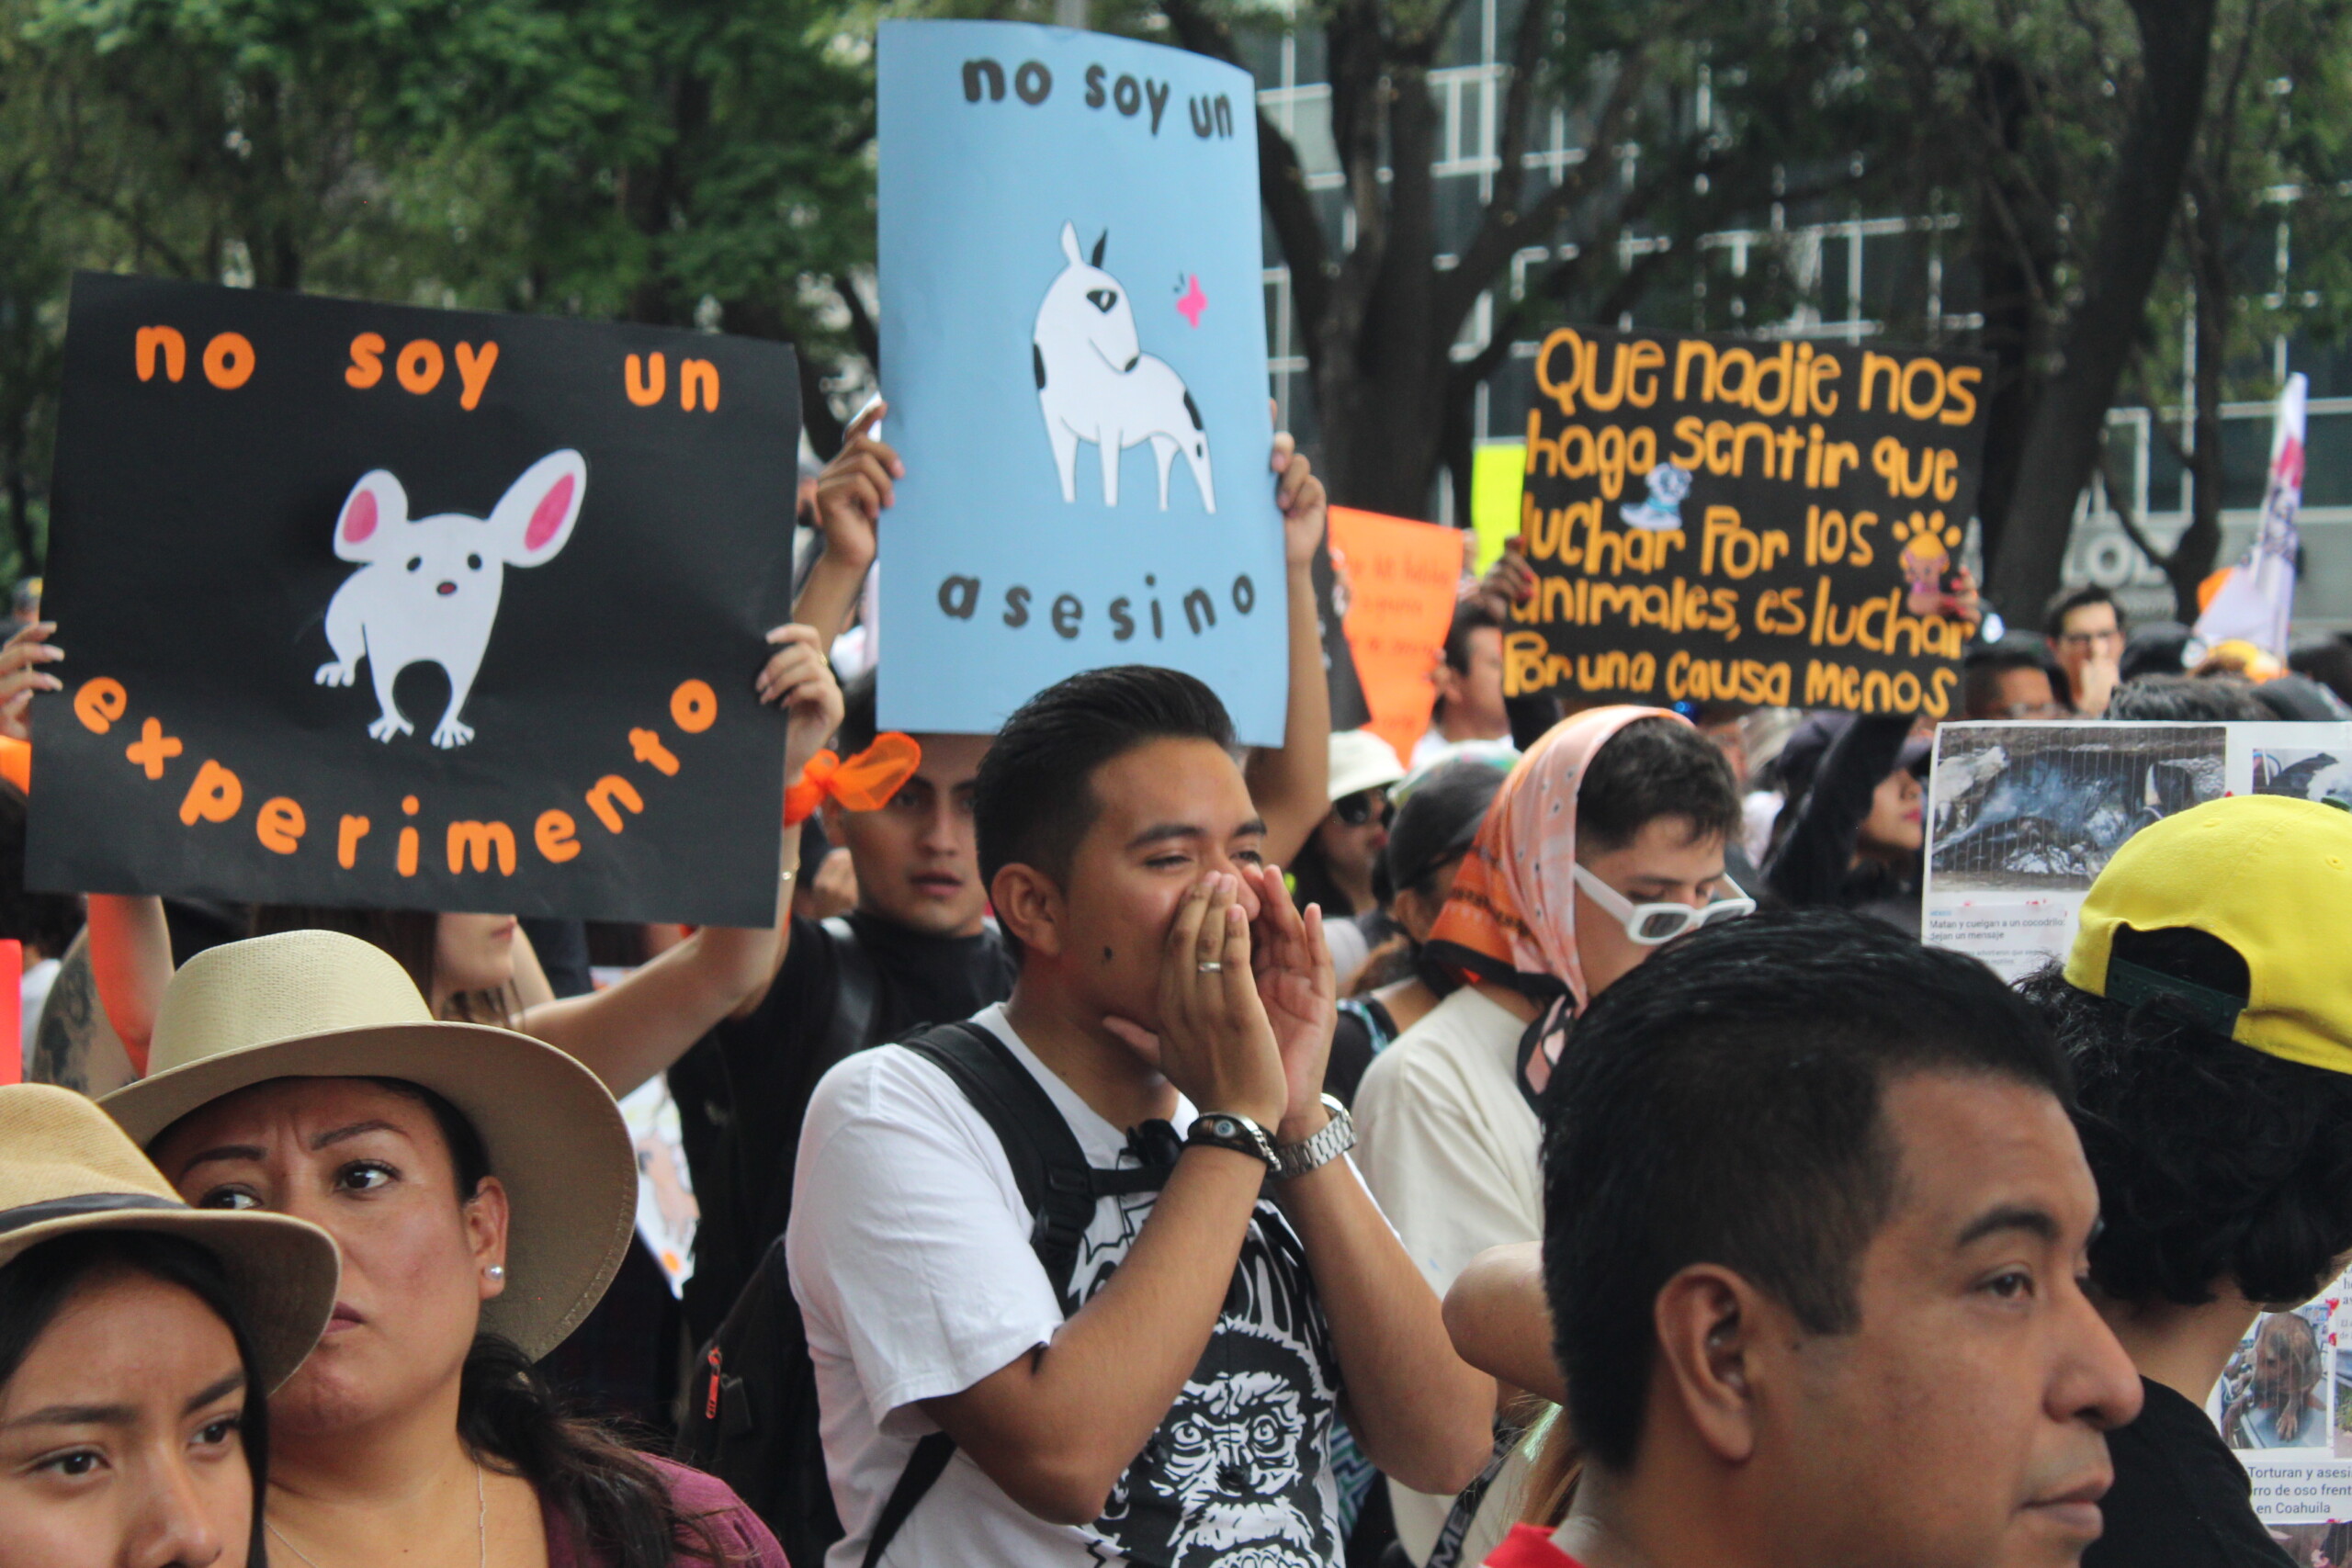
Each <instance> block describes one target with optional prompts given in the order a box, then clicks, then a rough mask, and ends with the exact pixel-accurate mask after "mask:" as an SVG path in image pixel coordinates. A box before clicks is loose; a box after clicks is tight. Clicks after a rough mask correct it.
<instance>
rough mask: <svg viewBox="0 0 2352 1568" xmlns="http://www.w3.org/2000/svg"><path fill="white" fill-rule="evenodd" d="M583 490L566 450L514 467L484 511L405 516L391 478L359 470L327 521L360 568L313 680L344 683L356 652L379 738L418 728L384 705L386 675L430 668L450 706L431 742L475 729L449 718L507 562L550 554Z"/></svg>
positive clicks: (481, 646) (490, 619)
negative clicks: (439, 673)
mask: <svg viewBox="0 0 2352 1568" xmlns="http://www.w3.org/2000/svg"><path fill="white" fill-rule="evenodd" d="M587 488H588V464H587V462H586V460H585V459H584V458H582V457H581V456H580V454H579V453H577V452H574V451H572V450H571V449H570V448H568V447H567V448H565V449H564V450H562V451H560V452H550V453H548V455H547V456H546V457H542V458H540V459H539V460H538V461H537V462H536V463H534V464H532V465H531V466H530V467H529V468H526V469H524V470H523V477H522V478H521V479H516V480H515V482H514V483H513V484H512V485H510V486H509V487H507V491H506V493H505V494H504V495H503V496H501V497H499V500H498V504H497V505H496V506H495V507H492V509H491V513H490V515H489V516H488V517H487V518H481V517H468V516H467V515H465V514H464V513H458V512H444V513H440V514H439V515H438V516H434V517H417V518H412V517H410V516H409V514H408V492H407V491H404V490H402V489H401V481H400V480H398V479H394V478H393V477H392V476H391V475H390V473H389V472H387V471H386V470H384V469H382V468H377V469H375V470H373V471H372V472H369V473H367V474H363V475H362V476H360V479H359V482H358V483H357V484H356V485H354V486H352V487H351V494H350V496H349V497H348V498H346V499H345V502H344V503H343V511H342V513H341V514H340V515H339V516H337V517H336V519H335V525H334V553H335V554H336V555H338V556H341V557H342V558H344V559H345V560H349V561H358V562H361V563H362V565H361V566H360V568H359V570H357V571H355V572H353V573H352V574H351V575H350V576H349V577H347V578H345V580H344V583H343V586H342V587H341V588H338V589H336V590H335V593H334V600H333V601H332V602H330V603H329V604H328V605H327V643H328V646H329V647H331V648H333V649H334V659H332V660H329V661H328V662H326V663H324V664H322V665H320V666H319V673H318V682H319V684H320V685H322V686H348V685H351V684H352V683H353V682H356V681H357V680H358V678H359V661H360V660H363V659H365V660H367V661H368V673H369V674H370V675H371V676H372V677H373V678H374V680H375V682H376V704H377V705H378V706H379V707H380V708H381V709H382V710H383V712H382V713H381V714H380V715H379V716H378V717H377V718H376V719H375V720H374V722H372V723H370V724H369V725H368V734H370V735H372V736H374V737H375V738H376V739H379V740H385V741H389V740H390V739H391V738H392V737H393V736H395V735H413V734H414V733H415V729H416V727H415V726H413V725H412V724H411V723H409V721H408V720H407V719H406V718H404V717H403V716H401V710H400V708H399V706H398V705H396V704H395V703H394V702H393V701H392V682H394V681H396V680H398V679H399V678H400V672H401V671H403V670H405V669H407V668H408V667H409V666H410V665H412V664H438V665H439V666H441V668H442V670H443V671H445V672H446V673H447V675H448V677H449V706H448V709H447V712H445V713H443V714H442V716H441V722H440V723H439V724H437V725H435V726H434V728H433V744H435V746H442V747H449V746H463V745H464V744H465V743H466V742H467V741H469V740H471V739H473V738H474V732H473V728H472V727H471V726H469V725H466V724H462V723H460V722H458V710H459V709H461V708H463V707H464V706H465V705H466V697H467V696H468V694H470V693H471V692H472V690H473V685H474V675H475V672H476V671H479V670H481V656H482V654H483V652H484V650H486V649H488V648H489V647H490V628H491V626H492V624H493V623H495V622H496V621H497V619H498V596H499V590H500V587H501V585H502V583H503V581H504V579H505V575H506V569H507V568H508V567H510V566H539V565H542V564H544V563H545V562H547V561H548V560H549V559H552V558H554V556H555V554H556V552H557V551H559V550H560V549H562V548H563V547H564V545H565V543H566V542H567V541H568V540H570V539H571V525H572V523H573V522H574V521H575V520H577V519H578V517H579V516H580V501H581V497H582V495H583V494H584V493H585V492H586V491H587Z"/></svg>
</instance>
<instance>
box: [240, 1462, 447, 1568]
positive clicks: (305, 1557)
mask: <svg viewBox="0 0 2352 1568" xmlns="http://www.w3.org/2000/svg"><path fill="white" fill-rule="evenodd" d="M261 1522H262V1528H263V1529H266V1530H267V1531H269V1533H270V1534H272V1535H274V1536H276V1537H277V1544H278V1545H280V1546H282V1547H284V1548H285V1549H286V1550H287V1551H290V1552H292V1553H293V1554H294V1555H295V1556H297V1557H299V1558H300V1559H301V1560H302V1561H303V1562H306V1563H309V1564H310V1568H319V1565H318V1563H317V1562H315V1561H314V1560H313V1559H312V1558H311V1554H310V1553H309V1552H307V1551H303V1550H302V1549H301V1548H300V1547H299V1546H297V1545H295V1544H294V1543H293V1542H292V1541H290V1540H287V1539H286V1532H285V1531H284V1530H282V1529H278V1528H277V1526H276V1525H274V1524H272V1523H270V1521H269V1516H268V1515H266V1514H264V1515H263V1516H262V1521H261ZM474 1540H475V1542H476V1545H477V1548H478V1550H479V1552H480V1568H490V1501H489V1499H488V1497H487V1496H486V1495H484V1494H483V1491H482V1484H481V1461H480V1460H476V1461H474Z"/></svg>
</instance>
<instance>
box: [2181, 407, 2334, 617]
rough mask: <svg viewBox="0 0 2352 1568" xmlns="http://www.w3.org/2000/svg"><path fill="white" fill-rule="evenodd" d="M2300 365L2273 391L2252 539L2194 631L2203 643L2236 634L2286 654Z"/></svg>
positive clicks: (2297, 483)
mask: <svg viewBox="0 0 2352 1568" xmlns="http://www.w3.org/2000/svg"><path fill="white" fill-rule="evenodd" d="M2307 386H2308V383H2307V382H2306V381H2305V380H2304V379H2303V376H2302V373H2301V371H2298V372H2296V373H2295V374H2294V375H2292V376H2290V377H2288V378H2287V385H2286V388H2285V389H2284V390H2282V391H2281V392H2280V393H2279V394H2278V428H2277V430H2276V431H2275V432H2274V433H2273V434H2272V435H2271V438H2270V484H2269V488H2268V489H2267V491H2264V493H2263V497H2262V521H2261V523H2260V525H2258V526H2257V527H2256V529H2255V533H2254V543H2253V544H2251V545H2249V546H2247V547H2246V552H2245V557H2244V558H2242V559H2240V560H2239V562H2238V564H2237V565H2236V566H2235V567H2234V568H2233V569H2232V570H2231V571H2230V575H2229V577H2228V578H2227V580H2225V581H2223V582H2222V587H2221V592H2217V593H2215V594H2214V595H2213V602H2212V603H2211V604H2209V605H2207V606H2206V607H2205V613H2204V614H2203V615H2199V616H2198V617H2197V637H2198V640H2199V642H2201V643H2203V644H2204V645H2205V646H2206V647H2207V648H2211V647H2212V646H2213V645H2214V644H2216V643H2221V642H2227V641H2230V640H2231V639H2233V638H2236V639H2239V640H2242V641H2245V642H2250V643H2252V644H2254V646H2255V647H2256V648H2258V649H2262V650H2263V651H2264V652H2265V653H2269V654H2274V655H2276V656H2278V658H2281V659H2284V658H2285V657H2286V656H2287V624H2288V621H2289V620H2290V618H2291V616H2292V615H2293V614H2294V606H2295V554H2296V549H2297V546H2298V543H2299V540H2300V536H2299V535H2298V534H2297V533H2296V532H2295V512H2296V509H2297V508H2299V507H2300V506H2301V505H2302V501H2303V399H2304V393H2305V389H2306V387H2307Z"/></svg>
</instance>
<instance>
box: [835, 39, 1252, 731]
mask: <svg viewBox="0 0 2352 1568" xmlns="http://www.w3.org/2000/svg"><path fill="white" fill-rule="evenodd" d="M880 50H881V56H880V119H881V287H882V364H883V367H884V375H885V385H886V388H887V390H888V396H889V399H890V406H891V412H890V419H889V422H888V426H889V428H888V440H889V441H890V443H891V444H892V445H893V446H896V447H897V448H898V450H899V455H900V457H903V458H904V459H905V461H906V465H907V477H906V479H904V480H902V481H901V482H900V483H899V486H898V494H897V503H896V505H895V506H893V507H892V509H891V511H890V513H889V515H888V518H887V519H886V521H885V522H884V524H883V530H884V533H885V535H886V536H887V538H888V545H887V547H886V553H887V555H888V565H887V567H886V568H885V569H884V570H883V572H882V603H881V616H880V618H881V621H882V623H883V625H884V626H886V627H887V628H888V631H887V634H886V635H887V637H888V651H887V654H886V655H885V657H884V658H883V660H882V664H881V672H880V682H881V686H880V693H879V696H880V701H881V719H882V722H883V723H884V724H885V725H888V726H889V727H891V728H899V729H909V730H915V731H934V732H950V733H956V732H982V731H989V730H993V729H995V728H997V727H998V725H999V724H1000V723H1001V721H1002V720H1003V718H1004V716H1005V715H1007V714H1008V713H1010V712H1011V711H1012V709H1013V708H1014V707H1016V706H1018V705H1020V704H1021V703H1022V701H1023V700H1024V699H1025V698H1027V697H1028V696H1029V695H1031V694H1033V693H1035V692H1036V691H1038V690H1039V689H1040V688H1042V687H1045V686H1046V685H1049V684H1051V683H1052V682H1055V681H1057V680H1060V679H1061V678H1062V677H1064V676H1066V675H1069V674H1072V673H1075V672H1076V671H1081V670H1089V669H1094V668H1097V667H1100V666H1102V665H1105V664H1126V663H1145V664H1164V665H1168V666H1170V667H1172V668H1175V669H1179V670H1184V671H1190V672H1192V673H1193V674H1195V675H1198V676H1199V677H1200V678H1201V679H1203V680H1204V681H1206V682H1208V683H1209V684H1210V685H1211V686H1212V687H1214V688H1215V689H1216V693H1217V694H1218V695H1219V696H1221V697H1222V698H1224V700H1225V703H1226V705H1227V707H1228V708H1230V709H1231V710H1232V713H1233V718H1234V723H1235V725H1236V727H1237V728H1238V731H1239V733H1240V736H1241V739H1243V740H1245V741H1248V742H1250V743H1253V744H1279V743H1280V742H1281V740H1282V738H1283V705H1284V701H1285V697H1286V695H1287V694H1286V690H1285V682H1284V680H1283V671H1284V670H1285V669H1286V668H1287V663H1286V658H1285V652H1284V649H1285V646H1286V642H1285V638H1286V632H1287V626H1286V614H1287V603H1288V600H1287V595H1286V593H1285V591H1284V585H1283V549H1282V518H1281V513H1279V512H1278V511H1277V510H1276V509H1275V505H1274V485H1273V477H1272V474H1271V472H1270V471H1269V470H1268V468H1267V461H1266V460H1267V454H1268V451H1269V450H1270V443H1271V442H1272V434H1273V432H1272V424H1271V423H1270V420H1269V412H1268V408H1267V400H1266V387H1267V383H1266V368H1265V367H1266V325H1265V301H1264V286H1263V281H1262V270H1261V268H1262V262H1261V253H1260V247H1259V239H1260V230H1259V216H1258V144H1257V120H1256V113H1255V107H1254V105H1255V100H1254V96H1253V93H1252V88H1251V85H1250V77H1249V74H1248V73H1245V72H1242V71H1238V70H1236V69H1235V68H1233V67H1232V66H1229V65H1226V64H1223V63H1221V62H1217V61H1214V60H1211V59H1209V58H1207V57H1206V56H1204V55H1198V54H1193V53H1190V52H1188V51H1182V50H1175V49H1164V48H1161V47H1159V46H1158V45H1154V44H1144V43H1136V42H1134V41H1132V40H1129V39H1117V38H1110V37H1105V36H1104V35H1103V34H1100V33H1087V32H1072V31H1068V30H1065V29H1062V28H1043V27H1032V26H1028V25H1025V24H1020V23H1011V22H900V21H886V22H884V23H883V24H882V27H881V39H880Z"/></svg>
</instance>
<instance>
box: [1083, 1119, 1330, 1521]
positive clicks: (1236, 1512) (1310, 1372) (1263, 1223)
mask: <svg viewBox="0 0 2352 1568" xmlns="http://www.w3.org/2000/svg"><path fill="white" fill-rule="evenodd" d="M1121 1163H1122V1164H1132V1163H1134V1161H1133V1158H1132V1156H1130V1157H1129V1158H1127V1159H1123V1160H1122V1161H1121ZM1154 1197H1155V1195H1154V1194H1149V1193H1147V1194H1144V1195H1143V1196H1141V1197H1140V1198H1132V1199H1116V1200H1114V1199H1104V1200H1103V1202H1102V1203H1101V1205H1100V1206H1099V1209H1098V1211H1097V1215H1096V1222H1095V1228H1094V1229H1093V1230H1092V1231H1091V1232H1089V1233H1088V1235H1087V1246H1086V1251H1087V1254H1088V1256H1086V1257H1082V1258H1080V1263H1079V1269H1078V1274H1079V1280H1078V1281H1077V1282H1079V1283H1080V1284H1081V1287H1082V1297H1083V1296H1091V1295H1092V1294H1093V1293H1094V1292H1096V1291H1099V1290H1101V1289H1102V1288H1103V1286H1104V1285H1105V1284H1107V1283H1109V1282H1110V1279H1111V1276H1112V1274H1113V1273H1114V1272H1115V1271H1116V1269H1117V1267H1118V1264H1119V1261H1120V1260H1121V1259H1123V1258H1125V1256H1126V1254H1127V1249H1128V1248H1129V1247H1131V1246H1133V1244H1134V1241H1135V1238H1136V1233H1137V1232H1138V1231H1140V1230H1141V1228H1142V1225H1143V1222H1144V1221H1145V1220H1146V1219H1147V1218H1148V1217H1149V1215H1150V1213H1151V1205H1152V1202H1153V1199H1154ZM1338 1383H1339V1377H1338V1364H1337V1362H1336V1361H1335V1360H1334V1359H1333V1357H1332V1354H1331V1347H1330V1337H1329V1332H1328V1331H1327V1329H1326V1327H1325V1325H1324V1322H1323V1313H1322V1308H1321V1307H1320V1306H1319V1305H1318V1304H1317V1301H1316V1299H1315V1292H1314V1285H1313V1282H1312V1280H1311V1279H1310V1277H1309V1276H1308V1273H1307V1269H1306V1250H1305V1249H1304V1248H1303V1247H1301V1246H1300V1244H1299V1240H1298V1235H1297V1233H1296V1232H1295V1231H1293V1230H1292V1229H1291V1227H1290V1222H1289V1221H1288V1220H1287V1219H1285V1218H1283V1213H1282V1211H1281V1210H1280V1209H1278V1208H1276V1207H1275V1206H1274V1204H1273V1203H1272V1201H1268V1200H1265V1199H1261V1200H1259V1202H1258V1207H1257V1212H1256V1213H1254V1214H1252V1215H1251V1216H1250V1234H1249V1235H1248V1236H1247V1237H1245V1238H1244V1240H1243V1241H1242V1244H1241V1257H1240V1259H1239V1261H1238V1263H1237V1264H1236V1266H1235V1268H1234V1271H1233V1282H1232V1283H1231V1285H1229V1286H1228V1287H1227V1291H1226V1295H1225V1307H1224V1310H1223V1311H1222V1312H1221V1313H1220V1314H1218V1316H1217V1325H1216V1332H1215V1333H1213V1334H1212V1335H1211V1336H1210V1337H1209V1343H1208V1348H1207V1349H1206V1350H1204V1351H1203V1352H1202V1355H1201V1359H1200V1364H1199V1365H1198V1366H1196V1367H1194V1368H1193V1375H1192V1376H1191V1377H1190V1378H1189V1379H1187V1380H1186V1381H1185V1383H1184V1390H1183V1392H1182V1393H1180V1394H1178V1395H1177V1396H1176V1403H1175V1404H1174V1405H1173V1406H1172V1407H1171V1408H1170V1410H1169V1412H1168V1417H1167V1419H1166V1420H1164V1421H1162V1422H1161V1423H1160V1424H1159V1431H1157V1432H1155V1433H1153V1434H1152V1437H1151V1440H1150V1441H1149V1442H1148V1443H1146V1444H1145V1445H1144V1448H1143V1451H1142V1452H1141V1453H1140V1454H1138V1455H1136V1461H1135V1462H1134V1463H1133V1464H1131V1465H1129V1466H1128V1467H1127V1472H1126V1474H1125V1475H1124V1476H1122V1477H1120V1479H1119V1483H1118V1485H1116V1486H1115V1487H1114V1488H1112V1491H1111V1501H1110V1506H1108V1507H1106V1508H1105V1509H1104V1510H1103V1517H1101V1518H1099V1519H1097V1520H1096V1521H1095V1522H1094V1525H1093V1527H1092V1533H1094V1534H1095V1535H1097V1536H1099V1537H1100V1538H1101V1539H1102V1540H1103V1542H1104V1544H1106V1545H1107V1546H1110V1547H1113V1548H1114V1549H1115V1552H1116V1555H1117V1556H1122V1557H1125V1559H1127V1560H1128V1561H1131V1562H1148V1563H1153V1564H1157V1565H1159V1568H1205V1565H1207V1564H1211V1563H1217V1564H1235V1565H1240V1564H1247V1565H1248V1568H1321V1565H1322V1564H1327V1563H1331V1562H1337V1561H1338V1560H1339V1558H1340V1546H1341V1541H1340V1530H1339V1517H1340V1514H1339V1509H1340V1503H1339V1491H1338V1488H1337V1485H1336V1483H1334V1481H1333V1479H1332V1475H1331V1459H1330V1438H1331V1416H1332V1412H1333V1409H1334V1406H1335V1405H1336V1404H1337V1399H1338Z"/></svg>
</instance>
